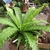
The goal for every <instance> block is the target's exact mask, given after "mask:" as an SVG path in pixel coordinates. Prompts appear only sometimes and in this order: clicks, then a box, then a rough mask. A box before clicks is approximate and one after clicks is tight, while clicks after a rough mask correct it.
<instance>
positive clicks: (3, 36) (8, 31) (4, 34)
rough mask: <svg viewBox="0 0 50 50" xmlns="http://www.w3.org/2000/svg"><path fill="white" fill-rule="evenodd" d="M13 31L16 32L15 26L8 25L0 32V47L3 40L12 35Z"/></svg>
mask: <svg viewBox="0 0 50 50" xmlns="http://www.w3.org/2000/svg"><path fill="white" fill-rule="evenodd" d="M15 32H17V28H11V27H8V28H6V29H4V30H3V31H2V32H0V47H1V46H2V45H3V44H4V42H5V41H6V40H7V38H9V37H10V36H12V35H13V34H14V33H15Z"/></svg>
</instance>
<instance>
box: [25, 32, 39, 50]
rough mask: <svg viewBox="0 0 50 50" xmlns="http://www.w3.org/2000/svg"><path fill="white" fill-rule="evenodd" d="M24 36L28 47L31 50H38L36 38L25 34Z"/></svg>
mask: <svg viewBox="0 0 50 50" xmlns="http://www.w3.org/2000/svg"><path fill="white" fill-rule="evenodd" d="M24 35H25V37H26V38H27V40H28V43H29V44H30V47H31V48H32V50H37V49H38V47H37V44H36V41H37V38H36V37H35V36H33V35H32V34H31V33H26V32H25V33H24Z"/></svg>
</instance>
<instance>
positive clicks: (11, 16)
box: [6, 6, 20, 28]
mask: <svg viewBox="0 0 50 50" xmlns="http://www.w3.org/2000/svg"><path fill="white" fill-rule="evenodd" d="M6 10H7V13H8V14H9V16H10V18H12V20H13V21H14V23H15V24H16V26H17V27H18V28H19V27H20V23H19V21H18V19H17V18H16V16H15V14H14V12H13V9H11V8H9V7H8V6H6Z"/></svg>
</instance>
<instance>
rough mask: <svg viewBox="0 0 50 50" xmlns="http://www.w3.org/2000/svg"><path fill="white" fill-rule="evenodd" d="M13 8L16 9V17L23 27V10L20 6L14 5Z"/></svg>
mask: <svg viewBox="0 0 50 50" xmlns="http://www.w3.org/2000/svg"><path fill="white" fill-rule="evenodd" d="M13 9H14V11H15V14H16V18H17V19H18V22H19V23H20V27H21V24H22V13H21V10H20V8H18V7H14V8H13Z"/></svg>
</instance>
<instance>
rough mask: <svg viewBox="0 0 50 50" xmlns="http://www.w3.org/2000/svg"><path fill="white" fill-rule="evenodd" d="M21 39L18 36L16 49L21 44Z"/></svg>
mask: <svg viewBox="0 0 50 50" xmlns="http://www.w3.org/2000/svg"><path fill="white" fill-rule="evenodd" d="M22 38H23V37H22V36H21V35H19V36H18V43H17V47H19V45H20V43H21V40H22Z"/></svg>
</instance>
